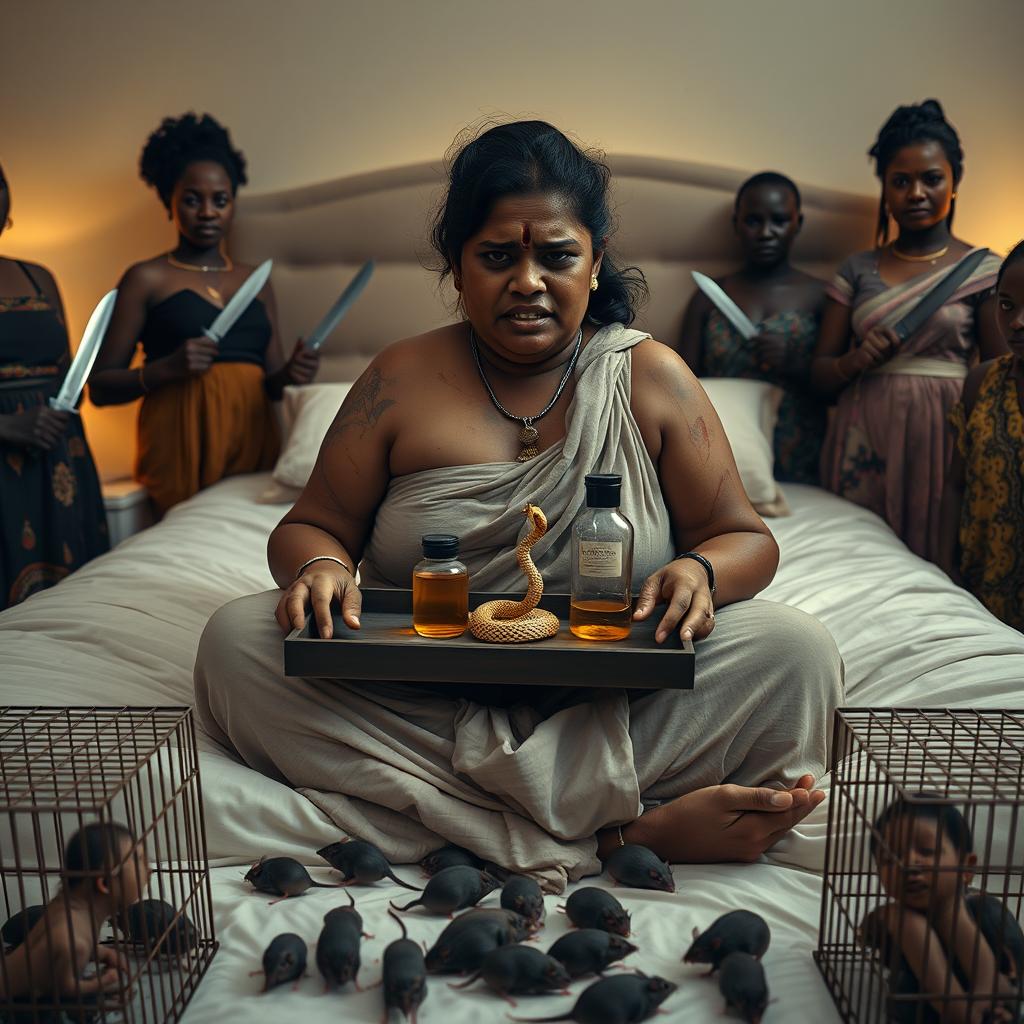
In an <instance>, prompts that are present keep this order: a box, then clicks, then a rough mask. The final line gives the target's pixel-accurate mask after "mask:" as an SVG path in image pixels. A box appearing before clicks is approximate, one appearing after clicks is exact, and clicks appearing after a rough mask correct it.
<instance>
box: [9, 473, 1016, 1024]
mask: <svg viewBox="0 0 1024 1024" xmlns="http://www.w3.org/2000/svg"><path fill="white" fill-rule="evenodd" d="M268 479H269V478H268V476H267V475H265V474H260V475H254V476H247V477H238V478H235V479H232V480H228V481H225V482H223V483H221V484H218V485H217V486H216V487H213V488H211V489H210V490H208V491H206V492H204V493H202V494H200V495H198V496H196V497H195V498H193V499H192V500H190V501H188V502H186V503H185V504H183V505H181V506H179V507H178V508H176V509H174V510H173V511H172V513H171V514H170V515H169V516H168V517H167V519H166V520H165V521H164V522H163V523H161V524H160V525H159V526H157V527H154V528H152V529H150V530H147V531H145V532H144V533H142V534H140V535H138V536H136V537H133V538H131V539H130V540H129V541H127V542H126V543H125V544H123V545H121V546H120V547H119V548H118V549H117V550H116V551H114V552H111V553H110V554H109V555H107V556H104V557H103V558H101V559H97V560H96V561H95V562H93V563H91V564H90V565H88V566H86V567H85V568H84V569H82V570H81V571H80V572H78V573H76V574H74V575H73V576H71V577H70V578H68V579H67V580H65V581H64V582H62V583H61V584H60V585H59V586H58V587H56V588H54V589H53V590H51V591H49V592H46V593H44V594H41V595H38V596H36V597H34V598H32V599H30V600H29V601H27V602H25V603H24V604H23V605H21V606H19V607H17V608H14V609H11V610H9V611H7V612H5V613H3V614H0V666H3V668H2V670H0V678H2V682H0V703H3V704H39V703H45V704H52V705H65V704H76V705H82V704H93V703H95V704H141V705H147V704H185V703H189V702H190V701H191V678H192V672H191V670H192V664H193V661H194V657H195V651H196V647H197V644H198V640H199V635H200V633H201V631H202V628H203V625H204V624H205V622H206V620H207V618H208V617H209V615H210V614H211V613H212V612H213V611H214V610H215V609H216V608H217V607H219V606H220V605H221V604H223V603H224V602H225V601H227V600H230V599H231V598H233V597H235V596H239V595H242V594H246V593H250V592H253V591H256V590H259V589H265V588H267V587H270V586H271V585H272V581H271V579H270V576H269V574H268V572H267V569H266V565H265V543H266V537H267V534H268V533H269V531H270V529H271V528H272V527H273V525H274V524H275V522H276V521H277V520H278V518H279V517H280V515H281V514H282V512H283V508H282V507H281V506H268V505H261V504H258V503H257V502H256V498H257V496H258V495H259V494H261V493H262V492H263V491H264V490H265V488H266V486H267V483H268ZM786 496H787V499H788V500H789V503H790V506H791V508H792V510H793V515H792V516H790V517H787V518H783V519H775V520H772V521H771V523H770V525H771V527H772V529H773V531H774V532H775V534H776V537H777V538H778V540H779V544H780V547H781V549H782V565H781V568H780V571H779V574H778V577H777V578H776V580H775V581H774V582H773V583H772V585H771V587H770V588H769V589H768V591H766V593H765V595H764V596H765V597H767V598H771V599H774V600H778V601H784V602H787V603H791V604H794V605H796V606H797V607H800V608H803V609H804V610H806V611H809V612H811V613H812V614H815V615H817V616H818V617H819V618H820V619H821V620H822V621H823V622H824V623H825V625H826V626H828V627H829V629H830V630H831V631H832V633H833V635H834V636H835V638H836V641H837V643H838V644H839V647H840V649H841V651H842V652H843V655H844V658H845V660H846V664H847V694H848V703H850V704H854V705H860V706H864V705H877V706H887V705H904V706H907V705H927V706H940V705H941V706H961V707H1000V706H1020V705H1022V704H1024V700H1022V680H1024V637H1022V636H1021V634H1020V633H1018V632H1016V631H1015V630H1012V629H1010V628H1009V627H1007V626H1004V625H1002V624H1001V623H999V622H997V621H996V620H995V619H993V618H992V617H991V616H990V615H989V614H988V613H987V612H986V611H985V610H984V609H983V608H982V607H981V606H980V605H979V604H978V602H977V601H975V600H974V599H973V598H971V597H970V596H969V595H967V594H965V593H964V592H962V591H960V590H958V589H957V588H956V587H954V586H952V585H951V584H950V582H949V581H948V580H947V579H946V578H945V576H944V575H943V574H942V573H941V572H940V571H939V570H938V569H936V568H935V567H933V566H930V565H928V564H927V563H925V562H923V561H921V560H920V559H917V558H916V557H914V556H913V555H911V554H909V552H908V551H907V550H906V548H905V547H904V546H903V545H902V544H901V543H900V542H899V541H898V540H897V539H896V538H895V536H893V535H892V533H891V531H889V530H888V528H887V527H886V526H885V525H884V524H883V523H882V522H881V521H880V520H879V519H878V518H877V517H875V516H873V515H872V514H870V513H868V512H865V511H863V510H861V509H858V508H856V507H855V506H852V505H850V504H849V503H847V502H844V501H842V500H840V499H838V498H836V497H835V496H833V495H831V494H827V493H825V492H823V491H820V490H817V489H815V488H810V487H799V486H788V487H787V488H786ZM201 744H202V749H203V754H202V773H203V776H202V780H203V791H204V798H205V803H206V809H207V813H206V821H207V832H208V835H207V840H208V847H209V851H210V856H211V860H212V862H213V863H214V864H219V865H227V864H234V865H238V864H240V863H244V862H246V861H248V860H251V859H254V858H255V857H256V856H258V855H259V854H260V853H274V854H286V855H291V856H296V857H299V858H300V859H302V860H304V861H305V862H306V863H308V864H313V863H315V862H316V858H315V857H313V856H312V855H311V851H312V850H314V849H316V848H317V847H318V846H320V845H322V844H323V843H325V842H328V841H331V840H332V839H335V838H337V829H336V828H335V827H334V826H333V825H332V824H331V823H330V821H329V820H327V819H326V818H325V816H324V815H323V814H322V813H321V812H320V811H318V810H317V809H316V808H315V807H314V806H313V805H312V804H311V803H309V801H307V800H305V799H304V798H303V797H301V796H299V795H298V794H296V793H294V792H292V791H291V790H290V789H288V788H287V787H285V786H283V785H281V784H279V783H276V782H272V781H271V780H268V779H265V778H263V777H261V776H259V775H257V774H256V773H254V772H252V771H250V770H249V769H248V768H246V767H244V766H243V765H240V764H238V763H237V762H235V761H234V760H233V759H232V758H230V757H229V756H227V755H226V754H225V753H224V752H223V751H220V750H219V749H218V748H216V747H215V746H214V745H213V744H211V743H210V742H209V741H207V740H205V739H201ZM824 822H825V813H824V808H819V810H818V811H817V812H816V813H815V815H814V816H813V820H811V819H808V821H807V822H805V823H804V824H803V825H802V826H801V828H800V829H799V831H798V832H796V833H794V834H793V835H792V836H791V837H789V838H788V839H787V840H785V841H784V842H782V843H780V844H779V845H778V846H777V847H776V848H775V849H774V850H773V851H772V853H771V855H770V856H769V857H768V858H766V859H765V860H764V861H763V862H762V863H760V864H756V865H747V866H740V865H719V866H699V867H690V866H686V867H677V868H676V869H675V875H676V879H677V883H678V886H679V891H678V892H677V893H676V895H675V896H665V895H662V894H659V895H653V894H646V893H635V892H633V891H629V892H628V893H627V892H624V893H623V894H622V898H623V900H624V902H625V903H626V904H627V906H629V908H630V909H631V910H633V912H634V922H635V925H636V932H637V935H638V936H639V941H640V943H641V948H642V952H641V954H637V955H635V956H634V957H633V958H632V960H633V962H635V963H636V964H637V966H642V967H643V969H645V970H647V971H656V972H659V973H663V974H665V976H667V977H669V978H671V979H673V980H676V981H680V982H682V984H683V987H682V989H681V992H680V993H679V994H677V995H676V996H674V997H673V998H672V999H671V1000H670V1001H669V1002H668V1003H667V1004H666V1006H665V1009H666V1010H667V1011H669V1012H670V1013H671V1019H672V1020H678V1021H682V1022H691V1021H692V1022H697V1021H706V1020H708V1019H709V1017H710V1015H711V1013H712V1012H715V1013H717V1011H718V1009H719V1008H720V1000H719V998H718V995H717V989H716V986H715V985H714V984H712V983H710V982H708V981H705V980H699V979H697V978H696V977H695V976H696V975H698V974H699V971H698V969H696V968H689V967H684V966H683V965H681V964H680V963H679V959H680V957H681V955H682V953H683V951H684V949H685V946H686V944H687V941H688V940H687V936H688V935H689V933H690V930H691V928H692V927H693V926H694V925H706V924H708V923H710V921H711V920H712V919H713V918H714V917H715V916H716V915H717V914H719V913H721V912H723V911H725V910H727V909H731V908H733V907H737V906H746V907H750V908H753V909H757V910H760V911H761V912H762V913H763V914H764V916H765V917H766V918H767V919H768V920H769V922H770V923H771V926H772V930H773V940H772V947H771V950H770V951H769V953H768V955H767V957H766V960H765V963H766V968H767V970H768V975H769V982H770V985H771V988H772V992H773V995H774V996H776V997H777V999H778V1003H776V1004H773V1007H772V1009H771V1010H770V1011H769V1013H768V1015H767V1021H768V1024H770V1022H771V1020H772V1019H776V1020H792V1021H821V1022H829V1021H833V1020H836V1019H838V1018H837V1017H836V1015H835V1013H834V1010H833V1009H832V1005H831V1002H830V1000H829V997H828V995H827V993H826V991H825V988H824V986H823V984H822V983H821V981H820V979H819V977H818V974H817V971H816V968H815V967H814V964H813V962H812V960H811V957H810V951H811V949H812V948H813V946H814V942H815V938H816V933H817V921H818V913H819V894H820V883H819V878H818V876H817V874H815V873H814V869H815V868H817V867H818V866H819V865H820V863H821V860H822V855H823V848H824V833H825V827H824ZM241 873H242V872H241V871H240V870H239V868H238V867H237V866H236V867H226V866H221V867H217V868H216V869H215V871H214V898H215V906H216V920H217V929H218V938H219V939H220V941H221V943H222V946H221V950H220V952H219V953H218V955H217V957H216V958H215V960H214V963H213V966H212V968H211V972H210V975H209V976H208V979H207V980H206V981H205V982H204V984H203V985H202V987H201V988H200V991H199V993H198V994H197V996H196V997H195V999H194V1000H193V1003H192V1005H191V1006H190V1008H189V1010H188V1013H187V1016H186V1020H187V1021H188V1022H189V1024H198V1022H205V1021H214V1020H216V1021H217V1022H224V1021H234V1020H247V1021H279V1020H281V1019H283V1018H284V1017H285V1015H291V1014H293V1013H296V1014H298V1013H300V1012H301V1013H302V1015H303V1018H302V1019H304V1020H308V1021H309V1022H311V1024H316V1022H317V1021H320V1020H323V1021H325V1022H326V1021H328V1020H331V1021H334V1020H337V1019H338V1016H339V1013H343V1014H344V1019H346V1020H352V1021H377V1020H379V1019H380V1005H381V1004H380V993H379V991H378V990H372V991H370V992H366V993H362V994H356V993H353V994H348V995H344V996H340V995H339V996H333V997H330V998H323V997H322V995H321V992H322V988H321V986H320V984H319V982H318V981H317V980H315V979H310V980H307V981H305V982H303V984H302V985H301V986H300V989H299V991H298V992H296V993H291V992H290V991H287V990H282V991H279V992H276V993H273V994H270V995H267V996H258V995H257V994H256V993H257V992H258V988H259V979H257V978H249V977H248V974H247V972H248V971H250V970H254V969H256V968H257V967H258V965H259V956H260V953H261V950H262V948H263V947H264V946H265V945H266V943H267V942H268V941H269V940H270V939H271V938H272V937H273V936H274V935H276V934H278V933H279V932H282V931H289V930H294V931H297V932H299V933H300V934H302V935H303V936H304V937H306V938H307V940H309V941H310V942H311V943H312V942H314V941H315V938H316V935H317V933H318V931H319V922H320V919H321V916H322V913H323V911H324V910H325V909H326V908H328V907H330V906H333V905H336V903H337V900H338V894H336V893H331V892H329V891H327V890H314V891H313V892H312V893H311V894H307V895H306V896H305V897H303V898H302V899H300V900H293V901H288V902H286V903H281V904H278V905H276V906H273V907H268V906H267V898H266V897H264V896H259V895H254V894H252V893H250V892H249V891H248V886H245V885H243V884H242V882H241V877H240V876H241ZM403 873H404V876H405V877H406V878H408V879H410V880H413V879H415V878H416V877H417V871H416V869H406V870H404V872H403ZM318 877H319V878H321V879H322V880H326V879H327V878H328V877H329V875H328V872H327V871H326V870H322V871H321V872H319V873H318ZM599 884H604V882H603V881H601V882H599ZM356 892H357V897H358V900H359V906H360V910H361V911H363V912H364V913H365V916H366V918H367V925H368V930H370V931H371V932H373V933H374V934H375V935H376V936H377V938H376V939H374V940H369V941H368V942H367V944H366V953H365V955H364V964H365V967H364V974H363V975H362V980H363V982H364V983H370V982H373V981H375V980H376V979H377V977H378V976H379V964H377V963H375V962H374V961H375V958H376V957H378V956H379V955H380V951H381V950H382V949H383V945H384V944H386V942H388V941H390V939H391V938H392V937H393V936H394V935H395V934H396V927H395V925H394V922H392V921H391V920H390V919H389V918H387V917H386V916H385V911H386V901H387V899H388V898H395V897H396V896H400V895H401V893H402V890H399V889H397V887H393V886H383V885H382V886H379V887H376V888H374V889H373V890H357V891H356ZM495 899H496V897H494V896H492V897H490V898H489V901H490V902H493V901H494V900H495ZM557 902H558V900H557V899H555V898H554V897H551V898H549V900H548V904H549V924H548V925H547V927H546V929H545V932H544V933H543V940H542V944H543V946H544V948H546V947H547V946H548V945H550V943H551V942H552V941H554V939H555V938H556V937H557V936H558V935H559V934H561V932H562V931H563V930H564V922H563V921H562V920H561V918H560V916H559V915H557V914H556V913H555V905H556V903H557ZM666 907H671V908H672V911H671V912H670V913H666V912H664V908H666ZM442 923H443V922H441V921H437V920H435V919H428V918H424V917H420V916H418V915H411V916H410V931H411V934H412V935H413V937H415V938H424V939H430V938H432V937H433V936H434V935H436V934H437V932H438V931H439V930H440V927H441V924H442ZM581 987H582V985H581V984H577V985H576V986H574V992H575V991H578V990H579V989H580V988H581ZM338 1000H343V1002H341V1003H339V1002H338ZM522 1003H526V1004H528V1005H526V1006H522V1005H521V1010H522V1012H523V1013H524V1015H530V1016H542V1015H544V1014H545V1013H554V1012H565V1010H566V1009H567V1008H568V1006H569V1005H570V1003H569V1001H568V1000H566V999H564V998H558V997H546V998H544V999H537V998H533V997H531V998H529V999H525V998H524V999H523V1000H522ZM342 1007H343V1008H344V1009H342ZM504 1011H505V1006H504V1004H502V1003H501V1002H500V1001H499V1000H497V999H496V998H495V997H492V996H490V995H489V994H488V993H487V992H486V991H484V992H482V993H481V994H474V993H453V992H451V991H450V990H449V989H448V988H447V987H446V986H445V985H444V983H443V981H441V980H440V979H439V980H435V981H433V982H432V983H431V992H430V997H429V999H428V1001H427V1003H426V1004H425V1008H424V1014H423V1019H424V1021H425V1022H427V1021H429V1020H431V1019H434V1020H440V1019H442V1017H446V1018H448V1019H449V1020H450V1021H452V1022H458V1021H462V1020H479V1019H504Z"/></svg>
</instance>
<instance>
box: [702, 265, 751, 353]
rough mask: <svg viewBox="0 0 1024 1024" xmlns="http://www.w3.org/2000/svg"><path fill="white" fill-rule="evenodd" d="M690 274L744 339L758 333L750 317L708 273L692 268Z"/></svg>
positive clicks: (746, 339) (748, 339)
mask: <svg viewBox="0 0 1024 1024" xmlns="http://www.w3.org/2000/svg"><path fill="white" fill-rule="evenodd" d="M690 276H691V277H692V278H693V280H694V282H695V283H696V285H697V287H698V288H699V289H700V290H701V291H702V292H703V293H704V294H705V295H706V296H707V297H708V298H709V299H710V300H711V301H712V302H713V303H714V304H715V307H716V308H717V309H718V312H719V313H721V314H722V316H724V317H725V319H726V320H728V321H729V323H731V324H732V325H733V327H735V328H736V330H737V331H739V332H740V334H741V335H742V336H743V339H744V341H750V339H751V338H752V337H754V335H755V334H757V328H756V327H755V326H754V324H753V323H752V322H751V319H750V317H748V316H747V314H746V313H744V312H743V310H742V309H740V307H739V306H737V305H736V303H735V302H733V301H732V299H730V298H729V296H728V295H726V294H725V292H724V291H722V289H721V287H720V286H719V285H717V284H715V282H714V281H712V280H711V278H710V277H708V275H707V274H702V273H701V272H700V271H699V270H691V271H690Z"/></svg>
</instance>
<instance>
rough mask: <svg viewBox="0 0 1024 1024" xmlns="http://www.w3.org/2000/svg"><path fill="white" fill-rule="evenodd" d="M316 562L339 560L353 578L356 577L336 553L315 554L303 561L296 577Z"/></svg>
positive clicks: (339, 563)
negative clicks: (336, 556)
mask: <svg viewBox="0 0 1024 1024" xmlns="http://www.w3.org/2000/svg"><path fill="white" fill-rule="evenodd" d="M314 562H337V563H338V565H340V566H341V567H342V569H344V570H345V572H347V573H348V574H349V576H351V577H352V578H353V579H355V578H356V574H355V573H354V572H353V571H352V570H351V569H350V568H349V567H348V566H347V565H346V564H345V563H344V562H343V561H342V560H341V559H340V558H335V556H334V555H314V556H313V557H312V558H310V559H307V560H306V561H305V562H303V563H302V565H300V566H299V567H298V569H297V570H296V571H295V579H296V580H297V579H298V578H299V577H300V576H301V575H302V574H303V573H304V572H305V571H306V570H307V569H308V568H309V567H310V566H311V565H312V564H313V563H314Z"/></svg>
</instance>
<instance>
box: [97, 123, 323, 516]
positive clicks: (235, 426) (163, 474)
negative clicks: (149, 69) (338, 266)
mask: <svg viewBox="0 0 1024 1024" xmlns="http://www.w3.org/2000/svg"><path fill="white" fill-rule="evenodd" d="M140 172H141V175H142V178H143V180H144V181H145V182H146V183H147V184H149V185H151V186H152V187H153V188H155V189H156V191H157V194H158V195H159V196H160V199H161V201H162V202H163V204H164V206H165V207H166V208H167V213H168V217H169V218H170V219H171V220H172V222H173V223H174V226H175V229H176V230H177V233H178V244H177V246H176V247H175V248H174V249H173V250H172V251H171V252H168V253H162V254H161V255H159V256H155V257H154V258H152V259H149V260H144V261H143V262H141V263H136V264H135V265H134V266H131V267H129V268H128V270H127V271H126V272H125V274H124V277H122V279H121V283H120V284H119V285H118V298H117V305H116V306H115V308H114V315H113V318H112V320H111V324H110V329H109V330H108V331H107V336H106V339H105V341H104V343H103V348H102V350H101V351H100V354H99V356H98V357H97V359H96V365H95V368H94V370H93V373H92V376H91V378H90V381H89V393H90V397H91V398H92V400H93V402H94V403H95V404H97V405H114V404H121V403H124V402H131V401H134V400H135V399H137V398H142V399H143V402H142V408H141V410H140V413H139V426H138V456H137V461H136V471H135V475H136V479H138V480H139V481H140V482H141V483H143V484H145V486H146V488H147V489H148V491H149V493H150V495H151V496H152V498H153V501H154V503H155V504H156V506H157V508H158V509H159V511H160V512H161V513H163V512H166V511H167V509H169V508H170V507H171V506H172V505H175V504H177V503H178V502H179V501H183V500H184V499H185V498H188V497H190V496H191V495H193V494H195V493H196V492H197V491H199V490H201V489H202V488H204V487H208V486H209V485H210V484H213V483H216V482H217V481H218V480H220V479H222V478H223V477H225V476H231V475H233V474H236V473H250V472H255V471H258V470H262V469H269V468H270V467H271V466H273V464H274V460H275V459H276V457H277V450H278V437H277V431H276V428H275V425H274V420H273V417H272V415H271V412H270V407H269V401H270V400H271V399H277V398H280V397H281V393H282V391H283V389H284V387H285V385H287V384H308V383H309V382H310V381H312V380H313V378H314V376H315V375H316V371H317V367H318V365H319V357H318V356H317V354H316V353H315V352H312V351H309V350H308V349H306V348H305V347H304V345H303V343H302V341H301V339H300V340H299V341H298V342H297V343H296V345H295V348H294V350H293V351H292V354H291V357H290V358H289V359H287V360H285V358H284V354H283V351H282V348H281V342H280V339H279V337H278V332H277V313H276V308H275V305H274V293H273V290H272V289H271V286H270V283H269V281H268V282H267V284H266V285H264V287H263V288H262V290H261V291H260V292H259V294H258V295H257V297H256V298H255V299H254V300H253V301H252V302H251V303H250V304H249V306H248V307H247V308H246V309H245V310H244V311H243V312H242V314H241V315H240V316H239V318H238V320H237V321H236V322H235V324H234V325H233V326H232V327H231V329H230V330H229V331H228V332H227V333H226V334H225V335H224V337H223V338H222V339H221V340H220V342H219V343H217V342H214V341H212V340H210V339H209V338H208V337H206V336H205V335H204V333H203V331H204V328H208V327H209V326H210V324H211V323H212V322H213V320H214V318H215V317H216V316H217V314H218V313H219V312H220V310H221V309H223V307H224V306H225V305H226V304H227V303H228V302H229V301H230V300H231V298H232V296H233V295H234V294H235V292H236V291H238V289H239V288H240V287H241V286H242V285H243V284H244V283H245V281H246V279H247V278H248V277H249V275H250V274H251V273H252V272H253V268H252V267H250V266H247V265H244V264H236V263H233V262H232V261H231V259H230V258H229V257H228V255H227V252H226V250H225V248H224V240H225V238H226V236H227V233H228V231H229V229H230V227H231V221H232V219H233V217H234V202H235V195H236V193H237V191H238V188H239V186H240V185H244V184H245V182H246V176H245V159H244V157H243V156H242V154H241V153H240V152H238V150H236V149H233V148H232V146H231V139H230V137H229V135H228V133H227V131H226V130H225V129H224V128H223V127H221V125H220V124H218V123H217V121H215V120H214V119H213V118H212V117H211V116H210V115H209V114H204V115H203V116H202V117H197V116H196V115H195V114H191V113H190V114H185V115H183V116H182V117H180V118H177V119H175V118H167V119H165V120H164V122H163V124H162V125H161V126H160V128H158V129H157V131H155V132H154V133H153V134H152V135H151V136H150V138H149V140H148V142H147V143H146V146H145V148H144V149H143V151H142V159H141V161H140ZM137 343H141V344H142V347H143V350H144V353H145V361H144V362H143V363H142V364H141V365H140V366H137V367H134V368H129V364H130V363H131V360H132V356H133V354H134V352H135V346H136V344H137Z"/></svg>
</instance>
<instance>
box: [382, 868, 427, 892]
mask: <svg viewBox="0 0 1024 1024" xmlns="http://www.w3.org/2000/svg"><path fill="white" fill-rule="evenodd" d="M387 877H388V878H390V879H391V881H392V882H397V883H398V884H399V885H400V886H401V887H402V888H403V889H412V891H413V892H423V890H422V889H421V888H420V887H419V886H417V885H410V884H409V883H408V882H403V881H402V880H401V879H400V878H399V877H398V876H397V875H396V874H395V873H394V871H392V870H391V868H388V873H387Z"/></svg>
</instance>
